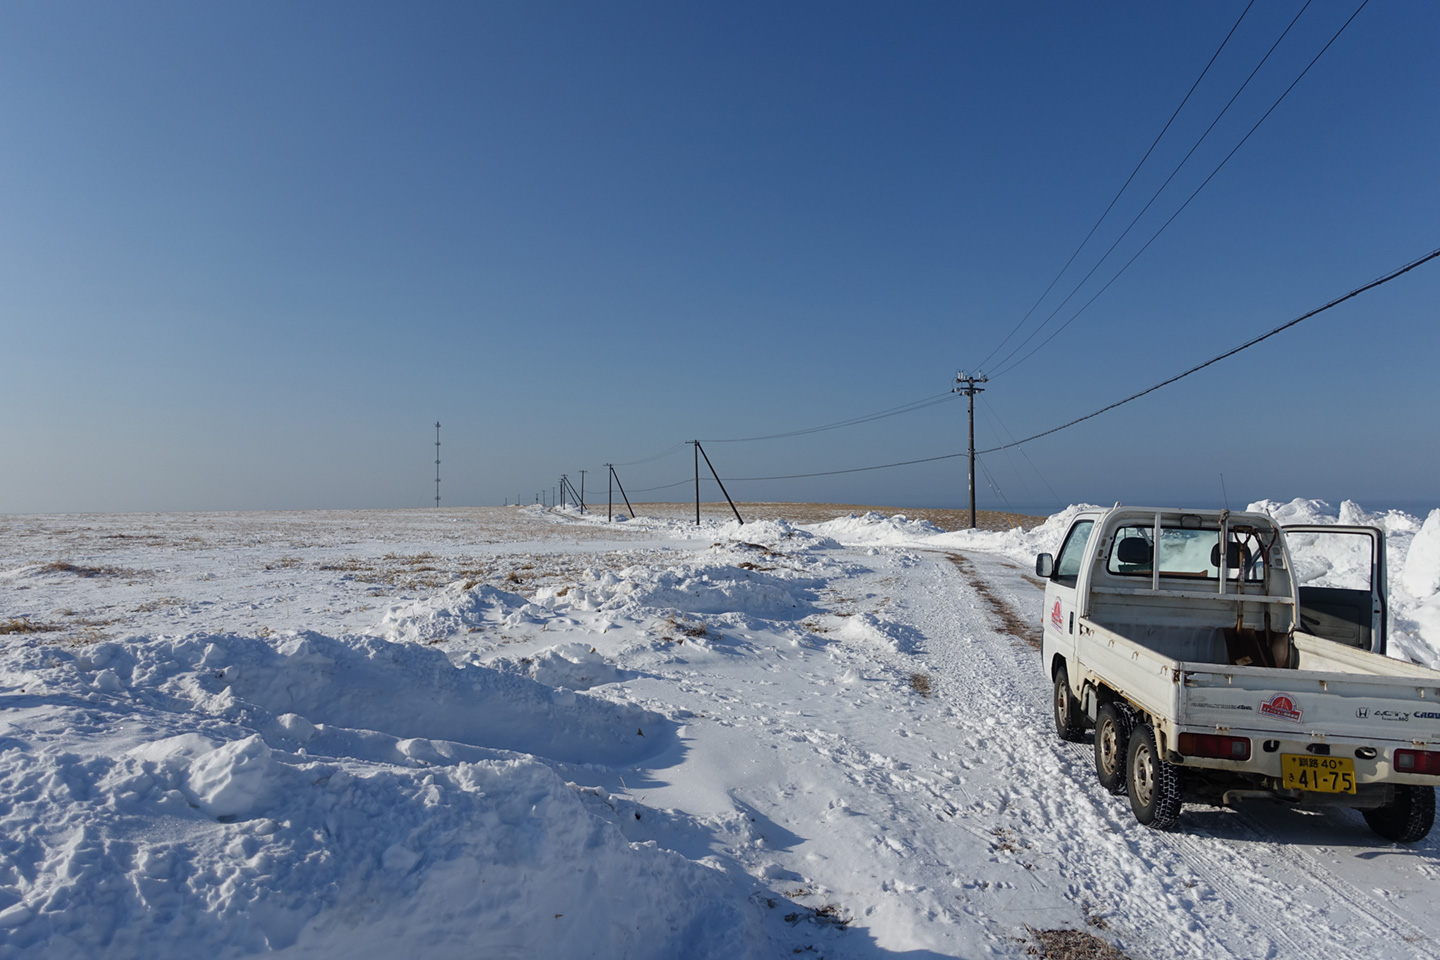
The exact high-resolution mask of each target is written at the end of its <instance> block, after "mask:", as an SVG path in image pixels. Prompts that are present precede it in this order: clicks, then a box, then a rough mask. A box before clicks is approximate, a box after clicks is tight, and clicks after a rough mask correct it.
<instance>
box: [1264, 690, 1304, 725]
mask: <svg viewBox="0 0 1440 960" xmlns="http://www.w3.org/2000/svg"><path fill="white" fill-rule="evenodd" d="M1260 712H1261V713H1263V714H1264V715H1265V716H1267V717H1275V718H1276V719H1278V720H1288V721H1290V722H1291V723H1299V722H1300V717H1301V716H1302V714H1303V711H1301V709H1300V708H1299V707H1297V706H1295V701H1294V700H1291V699H1290V698H1289V697H1287V696H1286V695H1285V694H1283V693H1277V694H1275V696H1273V697H1271V698H1270V699H1269V700H1266V701H1265V702H1264V703H1262V704H1260Z"/></svg>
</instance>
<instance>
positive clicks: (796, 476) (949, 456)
mask: <svg viewBox="0 0 1440 960" xmlns="http://www.w3.org/2000/svg"><path fill="white" fill-rule="evenodd" d="M1436 257H1440V248H1436V249H1434V250H1432V251H1430V252H1429V253H1427V254H1425V255H1424V256H1423V257H1420V258H1419V259H1416V260H1412V261H1410V262H1409V263H1407V264H1405V265H1404V266H1403V267H1400V268H1399V269H1397V270H1393V271H1391V272H1390V273H1387V274H1386V275H1385V276H1383V277H1380V278H1379V279H1376V280H1372V281H1370V282H1369V283H1367V284H1365V285H1364V286H1360V287H1356V288H1355V289H1354V290H1351V291H1350V292H1349V293H1347V294H1345V295H1344V296H1340V297H1336V298H1335V299H1334V300H1331V301H1330V302H1329V303H1326V304H1324V305H1323V306H1319V307H1316V308H1315V309H1314V310H1311V311H1309V312H1308V313H1303V314H1301V315H1300V316H1298V317H1296V318H1295V319H1293V320H1289V321H1287V322H1285V323H1282V324H1281V325H1280V326H1278V327H1276V328H1275V329H1273V330H1270V331H1268V332H1266V333H1262V334H1261V335H1260V336H1258V337H1254V338H1252V339H1250V340H1247V341H1245V342H1244V343H1242V344H1240V345H1239V346H1238V347H1235V348H1233V349H1231V350H1227V351H1225V352H1224V353H1222V354H1219V355H1218V356H1214V357H1211V358H1210V359H1209V360H1206V361H1205V362H1204V363H1200V364H1196V365H1195V366H1193V367H1191V368H1190V369H1189V370H1186V371H1184V372H1183V373H1178V374H1176V375H1175V376H1173V377H1170V378H1169V379H1167V380H1162V381H1160V382H1159V383H1157V384H1155V385H1154V386H1153V387H1147V388H1146V389H1144V390H1141V391H1140V392H1139V393H1135V394H1131V395H1130V396H1128V397H1126V398H1125V399H1123V400H1118V401H1116V402H1115V403H1112V404H1110V405H1109V406H1106V407H1101V408H1100V409H1099V410H1096V411H1095V412H1094V413H1087V414H1086V415H1085V416H1083V417H1076V418H1075V419H1074V420H1071V421H1070V422H1068V423H1062V424H1061V425H1060V426H1058V427H1052V428H1050V429H1049V430H1045V431H1042V432H1041V433H1037V434H1034V435H1033V436H1029V437H1026V438H1025V439H1023V440H1015V441H1012V442H1010V443H1005V444H1001V445H1000V446H998V447H990V448H989V449H988V450H976V451H975V455H976V456H981V455H982V454H988V453H998V452H999V451H1001V450H1008V449H1010V448H1012V447H1018V446H1020V445H1022V444H1026V443H1029V442H1031V441H1032V440H1039V439H1040V438H1041V437H1048V436H1050V435H1051V434H1052V433H1059V432H1060V431H1061V430H1066V429H1068V428H1070V427H1073V426H1075V425H1076V424H1080V423H1084V422H1085V421H1086V420H1093V419H1095V418H1096V417H1098V416H1100V415H1101V414H1102V413H1108V412H1110V411H1111V410H1114V409H1115V408H1116V407H1123V406H1124V405H1125V404H1127V403H1130V402H1131V401H1132V400H1138V399H1140V398H1141V397H1143V396H1145V395H1147V394H1151V393H1154V392H1155V391H1156V390H1159V389H1160V388H1161V387H1166V386H1169V385H1170V384H1172V383H1175V382H1176V381H1177V380H1183V379H1185V378H1186V377H1188V376H1190V375H1191V374H1192V373H1198V372H1199V371H1201V370H1204V369H1205V368H1206V367H1208V366H1211V365H1213V364H1216V363H1219V362H1220V361H1221V360H1225V359H1227V358H1229V357H1233V356H1235V354H1237V353H1239V352H1241V351H1242V350H1248V349H1249V348H1251V347H1253V346H1255V345H1256V344H1258V343H1263V342H1264V341H1266V340H1269V339H1270V338H1271V337H1273V336H1275V335H1276V334H1278V333H1281V332H1283V331H1285V330H1288V329H1290V328H1291V327H1293V326H1295V325H1296V324H1298V323H1301V322H1302V321H1305V320H1309V319H1310V318H1311V317H1314V316H1318V315H1319V314H1322V313H1324V312H1325V311H1326V310H1329V309H1331V308H1332V307H1338V306H1339V305H1340V304H1342V303H1344V302H1346V301H1347V300H1352V299H1354V298H1355V297H1358V296H1359V295H1360V294H1362V293H1365V292H1367V291H1369V290H1374V289H1375V288H1376V287H1379V286H1382V285H1384V284H1387V283H1389V282H1390V281H1391V280H1394V279H1396V278H1397V277H1401V276H1403V275H1405V274H1407V273H1409V272H1410V271H1411V270H1414V269H1415V268H1416V267H1418V266H1420V265H1421V264H1423V263H1428V262H1429V261H1431V260H1434V259H1435V258H1436ZM964 456H968V451H965V450H962V451H960V452H959V453H946V454H941V455H940V456H935V457H921V458H920V459H917V460H900V461H897V462H895V463H879V464H875V465H874V466H869V467H851V468H849V469H846V470H821V471H817V472H815V473H793V474H788V475H786V476H775V477H736V478H735V482H737V483H739V482H746V481H752V480H800V479H805V478H809V477H833V476H839V475H841V474H846V473H864V472H866V471H869V470H888V469H890V468H891V467H908V466H911V465H912V464H917V463H934V462H936V461H939V460H953V459H955V458H956V457H964ZM1051 492H1052V493H1053V492H1054V491H1053V490H1052V491H1051Z"/></svg>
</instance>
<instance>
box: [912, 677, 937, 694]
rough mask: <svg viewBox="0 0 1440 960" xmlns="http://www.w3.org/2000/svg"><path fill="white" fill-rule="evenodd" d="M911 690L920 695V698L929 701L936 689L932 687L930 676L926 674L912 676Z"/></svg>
mask: <svg viewBox="0 0 1440 960" xmlns="http://www.w3.org/2000/svg"><path fill="white" fill-rule="evenodd" d="M910 689H911V690H914V691H915V692H916V693H918V694H920V696H922V697H925V698H926V699H929V697H930V695H931V694H932V693H933V692H934V688H933V687H931V685H930V675H929V674H926V673H912V674H910Z"/></svg>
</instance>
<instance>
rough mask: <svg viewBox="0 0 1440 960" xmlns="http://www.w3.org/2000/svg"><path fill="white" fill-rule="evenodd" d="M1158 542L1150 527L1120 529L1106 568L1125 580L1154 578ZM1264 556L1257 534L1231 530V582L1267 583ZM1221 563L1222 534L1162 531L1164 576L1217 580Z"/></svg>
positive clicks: (1162, 529) (1161, 556)
mask: <svg viewBox="0 0 1440 960" xmlns="http://www.w3.org/2000/svg"><path fill="white" fill-rule="evenodd" d="M1154 540H1155V528H1154V527H1153V526H1150V525H1146V526H1124V527H1119V528H1117V529H1116V531H1115V540H1114V542H1113V543H1112V544H1111V546H1110V558H1109V560H1108V562H1107V564H1106V569H1107V570H1109V571H1110V572H1111V573H1113V574H1117V575H1118V576H1122V577H1149V576H1152V575H1153V573H1154V567H1153V564H1154V562H1155V559H1156V551H1155V546H1154ZM1263 556H1264V551H1263V550H1262V549H1261V543H1260V540H1259V537H1257V536H1256V535H1255V534H1254V533H1253V532H1247V531H1231V538H1230V557H1229V569H1228V570H1227V571H1226V577H1227V579H1230V580H1235V579H1238V578H1240V577H1241V576H1243V577H1244V578H1245V580H1246V581H1247V582H1258V581H1260V580H1263V579H1264V577H1265V571H1264V569H1263V564H1262V559H1263ZM1220 560H1221V557H1220V531H1218V530H1192V529H1182V528H1180V527H1161V528H1160V550H1159V563H1160V576H1162V577H1182V578H1188V579H1194V580H1206V579H1209V580H1215V579H1217V578H1218V577H1219V576H1220Z"/></svg>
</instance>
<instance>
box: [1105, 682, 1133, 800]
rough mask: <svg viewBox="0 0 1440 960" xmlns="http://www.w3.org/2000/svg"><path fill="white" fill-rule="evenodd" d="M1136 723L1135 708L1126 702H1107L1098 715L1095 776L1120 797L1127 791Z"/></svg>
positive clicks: (1107, 788)
mask: <svg viewBox="0 0 1440 960" xmlns="http://www.w3.org/2000/svg"><path fill="white" fill-rule="evenodd" d="M1134 726H1135V711H1133V710H1131V709H1130V705H1129V704H1126V703H1119V702H1114V701H1112V702H1110V703H1103V704H1101V705H1100V709H1099V711H1098V712H1097V713H1096V715H1095V776H1096V778H1097V779H1099V781H1100V786H1102V787H1104V788H1105V789H1106V790H1108V791H1110V792H1111V793H1113V794H1115V795H1116V796H1120V795H1121V794H1123V793H1125V789H1126V788H1125V771H1126V762H1127V757H1126V753H1127V751H1128V749H1129V747H1130V731H1131V729H1133V728H1134Z"/></svg>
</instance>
